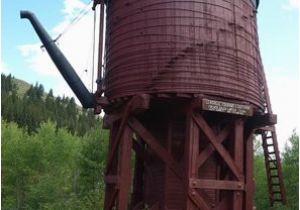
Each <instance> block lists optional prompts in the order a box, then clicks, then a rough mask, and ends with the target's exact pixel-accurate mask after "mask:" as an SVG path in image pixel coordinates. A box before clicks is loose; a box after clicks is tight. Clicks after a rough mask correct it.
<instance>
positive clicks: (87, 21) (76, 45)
mask: <svg viewBox="0 0 300 210" xmlns="http://www.w3.org/2000/svg"><path fill="white" fill-rule="evenodd" d="M90 7H91V5H90ZM83 8H87V5H86V4H84V3H83V2H82V1H80V0H64V8H63V9H62V15H63V20H62V21H61V22H59V23H58V24H57V25H56V26H54V27H53V28H52V29H48V32H51V33H50V34H51V35H52V37H53V39H54V38H56V37H57V36H58V34H60V33H61V32H63V31H64V30H65V29H66V27H68V26H69V24H70V21H71V20H73V19H74V17H76V15H78V13H79V12H80V11H82V9H83ZM37 16H38V14H37ZM28 27H29V26H28ZM33 36H36V35H35V34H33ZM92 40H93V12H92V11H90V12H89V13H88V14H87V15H86V16H84V17H83V18H82V19H80V21H79V22H77V23H76V24H74V25H72V27H69V28H68V30H67V31H66V32H65V33H64V34H63V36H62V37H61V38H60V39H59V40H58V42H57V45H58V47H59V48H60V50H61V51H62V52H63V53H64V55H65V56H66V58H67V59H68V60H69V62H70V63H71V64H72V66H73V67H74V69H75V70H76V72H77V74H78V75H79V76H80V77H81V79H82V80H83V82H84V83H85V84H86V85H87V87H88V88H89V89H91V88H90V87H91V83H92V82H91V77H92V76H91V74H92V73H91V72H92V50H93V48H92V44H93V43H92ZM41 45H42V44H41V42H38V43H33V44H32V43H29V44H24V45H22V46H19V47H18V48H19V50H20V53H21V55H22V56H23V57H24V58H25V60H26V62H27V63H28V66H29V67H30V68H31V69H32V70H33V71H34V72H36V73H38V74H40V75H44V76H45V80H48V79H49V80H50V79H53V80H55V81H56V82H57V83H56V84H57V85H56V87H53V89H54V92H55V93H56V94H58V95H66V96H74V94H73V93H72V91H71V89H70V88H69V87H68V85H67V84H66V82H65V81H64V80H63V79H62V77H61V76H60V75H59V72H58V70H57V68H56V67H55V65H54V64H53V62H52V60H51V59H50V57H49V55H48V53H47V52H46V50H45V49H41V48H40V47H41ZM86 69H88V71H87V72H86ZM40 82H41V83H43V81H40Z"/></svg>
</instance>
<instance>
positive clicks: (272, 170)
mask: <svg viewBox="0 0 300 210" xmlns="http://www.w3.org/2000/svg"><path fill="white" fill-rule="evenodd" d="M261 76H262V79H263V81H262V82H263V84H262V96H263V97H264V113H265V114H273V111H272V107H271V102H270V96H269V91H268V86H267V81H266V77H265V73H264V71H262V75H261ZM258 133H259V134H261V138H262V146H263V150H264V156H265V166H266V172H267V181H268V190H269V200H270V205H271V206H273V205H274V204H275V203H282V204H284V205H286V203H287V200H286V192H285V186H284V181H283V175H282V168H281V161H280V153H279V149H278V142H277V135H276V129H275V126H274V125H272V126H266V127H263V128H260V129H258Z"/></svg>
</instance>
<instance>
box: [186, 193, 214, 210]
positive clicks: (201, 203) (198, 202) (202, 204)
mask: <svg viewBox="0 0 300 210" xmlns="http://www.w3.org/2000/svg"><path fill="white" fill-rule="evenodd" d="M188 195H189V198H190V200H191V201H193V203H194V205H195V206H196V207H197V208H198V209H201V210H211V208H210V206H209V205H208V204H207V203H206V201H205V200H204V199H203V198H202V197H201V196H199V194H198V193H197V191H196V190H192V189H190V190H189V193H188ZM190 208H191V209H192V207H190Z"/></svg>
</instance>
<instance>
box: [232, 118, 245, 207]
mask: <svg viewBox="0 0 300 210" xmlns="http://www.w3.org/2000/svg"><path fill="white" fill-rule="evenodd" d="M233 141H234V162H235V165H236V166H237V168H238V169H239V171H241V172H242V171H244V170H243V165H244V122H243V121H242V120H239V119H237V120H236V121H235V124H234V139H233ZM239 181H240V182H242V183H244V179H243V176H242V175H241V176H240V180H239ZM242 209H243V195H242V192H241V191H235V192H234V193H233V210H242Z"/></svg>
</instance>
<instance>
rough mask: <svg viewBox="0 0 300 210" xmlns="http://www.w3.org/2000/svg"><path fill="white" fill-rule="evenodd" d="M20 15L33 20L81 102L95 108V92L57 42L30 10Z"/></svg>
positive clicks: (41, 38) (52, 57) (48, 49)
mask: <svg viewBox="0 0 300 210" xmlns="http://www.w3.org/2000/svg"><path fill="white" fill-rule="evenodd" d="M20 15H21V18H26V19H28V20H29V21H30V22H31V24H32V26H33V28H34V30H35V31H36V33H37V35H38V36H39V38H40V40H41V42H42V43H43V45H44V47H45V49H46V50H47V52H48V54H49V56H50V57H51V59H52V61H53V62H54V64H55V65H56V67H57V68H58V70H59V72H60V73H61V75H62V76H63V77H64V79H65V80H66V82H67V83H68V85H69V86H70V88H71V89H72V91H73V92H74V94H75V95H76V97H77V98H78V100H79V101H80V102H81V104H82V106H83V107H84V108H93V107H94V105H95V100H94V97H93V94H92V93H90V92H89V91H88V89H87V88H86V86H85V85H84V84H83V82H82V81H81V79H80V78H79V76H78V75H77V73H76V71H75V70H74V68H73V67H72V65H71V64H70V63H69V61H68V60H67V59H66V57H65V56H64V55H63V53H62V52H61V51H60V49H59V48H58V47H57V46H56V44H55V42H54V41H53V40H52V38H51V37H50V36H49V34H48V33H47V31H46V30H45V29H44V27H43V26H42V25H41V23H40V22H39V21H38V19H37V18H36V16H35V15H34V14H33V13H32V12H30V11H21V12H20Z"/></svg>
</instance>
